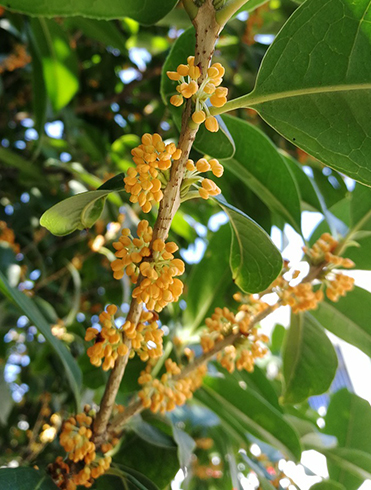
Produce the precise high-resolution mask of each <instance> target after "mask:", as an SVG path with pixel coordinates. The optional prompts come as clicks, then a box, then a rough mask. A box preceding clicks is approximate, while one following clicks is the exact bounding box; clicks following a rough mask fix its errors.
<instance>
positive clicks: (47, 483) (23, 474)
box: [0, 468, 57, 490]
mask: <svg viewBox="0 0 371 490" xmlns="http://www.w3.org/2000/svg"><path fill="white" fill-rule="evenodd" d="M0 488H1V490H31V489H32V490H57V486H56V485H55V484H54V483H53V481H52V479H51V478H50V477H49V476H48V475H46V474H45V473H42V472H41V471H38V470H34V469H33V468H0Z"/></svg>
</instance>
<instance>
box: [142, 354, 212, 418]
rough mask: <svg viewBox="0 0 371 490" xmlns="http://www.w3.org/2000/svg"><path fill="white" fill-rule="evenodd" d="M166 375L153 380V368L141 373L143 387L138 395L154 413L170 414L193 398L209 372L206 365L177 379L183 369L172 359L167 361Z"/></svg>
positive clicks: (145, 406)
mask: <svg viewBox="0 0 371 490" xmlns="http://www.w3.org/2000/svg"><path fill="white" fill-rule="evenodd" d="M165 368H166V373H164V374H163V375H162V376H161V378H160V379H156V378H155V379H153V378H152V376H151V368H150V366H147V368H146V369H145V370H144V371H142V372H141V375H140V377H139V379H138V382H139V384H141V385H143V388H142V390H141V391H140V392H139V393H138V395H139V398H140V399H141V401H142V404H143V406H144V408H149V409H150V410H151V411H152V412H154V413H156V412H160V413H165V412H170V411H171V410H174V408H175V407H176V406H181V405H184V403H185V402H186V401H187V400H188V399H190V398H192V396H193V393H194V391H196V390H197V389H198V388H200V386H201V385H202V380H203V377H204V376H205V374H206V372H207V367H206V364H202V365H201V366H199V367H198V368H196V369H194V370H193V371H191V372H190V373H189V374H188V375H187V376H185V377H182V378H181V379H177V376H179V374H180V373H181V367H180V366H179V365H178V364H176V363H175V362H174V361H172V360H171V359H167V360H166V361H165Z"/></svg>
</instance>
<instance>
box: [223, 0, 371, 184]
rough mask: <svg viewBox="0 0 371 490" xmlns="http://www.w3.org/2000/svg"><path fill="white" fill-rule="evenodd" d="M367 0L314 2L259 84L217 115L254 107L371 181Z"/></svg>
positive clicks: (291, 136) (320, 154)
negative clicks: (237, 108) (238, 108)
mask: <svg viewBox="0 0 371 490" xmlns="http://www.w3.org/2000/svg"><path fill="white" fill-rule="evenodd" d="M370 20H371V11H370V1H369V0H357V1H356V2H355V1H354V0H328V1H326V2H324V1H323V0H311V1H307V2H304V3H303V5H302V6H300V7H299V8H298V9H297V10H296V11H295V12H294V14H293V15H292V16H291V17H290V18H289V20H288V21H287V22H286V24H285V26H284V27H283V28H282V30H281V31H280V33H279V34H278V35H277V37H276V38H275V40H274V42H273V43H272V45H271V46H270V48H269V49H268V51H267V53H266V56H265V58H264V60H263V62H262V65H261V68H260V71H259V74H258V78H257V81H256V86H255V89H254V91H253V92H252V93H250V94H248V95H247V96H243V97H240V98H239V99H236V100H235V101H232V102H231V103H230V104H229V105H228V104H227V105H226V106H224V107H223V108H222V109H221V110H219V111H215V113H221V112H225V111H226V110H231V109H233V108H236V107H243V106H245V107H251V108H253V109H256V110H257V111H258V112H259V114H260V115H261V116H262V117H263V119H264V120H265V121H266V122H268V124H270V125H271V126H273V127H274V128H275V129H276V130H277V131H278V132H279V133H281V134H282V135H283V136H284V137H285V138H287V139H288V140H290V141H291V142H293V143H294V144H295V145H297V146H299V147H300V148H302V149H303V150H305V151H306V152H308V153H309V154H311V155H313V156H314V157H316V158H318V159H319V160H320V161H322V162H324V163H325V164H326V165H328V166H329V167H331V168H333V169H335V170H338V171H340V172H342V173H344V174H345V175H348V176H349V177H352V178H353V179H355V180H357V181H359V182H362V183H364V184H366V185H371V128H370V124H369V123H370V118H369V106H370V103H371V50H370V38H371V22H370Z"/></svg>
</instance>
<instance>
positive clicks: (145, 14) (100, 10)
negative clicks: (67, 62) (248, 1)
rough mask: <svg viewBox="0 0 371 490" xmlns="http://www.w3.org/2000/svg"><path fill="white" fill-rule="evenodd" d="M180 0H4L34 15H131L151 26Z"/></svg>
mask: <svg viewBox="0 0 371 490" xmlns="http://www.w3.org/2000/svg"><path fill="white" fill-rule="evenodd" d="M176 3H177V0H161V1H160V2H159V1H158V0H142V1H141V2H138V0H125V1H124V2H123V1H122V0H110V2H107V1H105V0H95V1H94V2H91V1H90V0H75V1H74V2H61V1H60V0H48V1H43V2H30V1H29V0H7V1H6V2H5V3H4V1H1V3H0V5H4V7H6V8H7V9H10V10H14V11H15V12H21V13H23V14H28V15H32V16H43V17H63V16H67V17H68V16H76V15H82V16H83V17H90V18H92V19H105V20H110V19H121V18H122V17H130V18H132V19H135V20H137V21H138V22H140V23H141V24H144V25H151V24H155V23H156V22H157V21H158V20H160V19H162V17H165V15H166V14H167V13H168V12H170V10H171V9H172V8H173V7H174V6H175V4H176Z"/></svg>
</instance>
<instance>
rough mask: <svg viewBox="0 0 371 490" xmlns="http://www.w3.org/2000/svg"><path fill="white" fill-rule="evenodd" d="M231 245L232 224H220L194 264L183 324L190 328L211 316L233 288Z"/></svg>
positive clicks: (195, 326)
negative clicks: (199, 258)
mask: <svg viewBox="0 0 371 490" xmlns="http://www.w3.org/2000/svg"><path fill="white" fill-rule="evenodd" d="M230 244H231V229H230V226H229V225H224V226H221V227H220V228H219V230H218V231H217V232H216V233H214V234H213V235H212V237H211V239H210V241H209V244H208V246H207V249H206V252H205V255H204V256H203V258H202V260H201V261H200V262H199V263H198V264H195V265H194V266H193V267H192V270H191V273H190V276H189V280H188V288H187V296H186V302H187V308H186V310H185V312H184V324H185V325H186V326H187V327H189V328H190V329H191V330H195V329H196V328H197V327H198V326H199V325H201V323H202V322H203V321H204V319H205V318H206V317H207V316H209V315H211V313H212V312H213V311H214V309H215V308H216V307H217V306H219V305H220V304H221V303H220V302H221V301H222V300H223V297H224V293H225V292H226V290H227V289H230V287H231V283H232V277H231V270H230V266H229V249H230Z"/></svg>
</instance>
